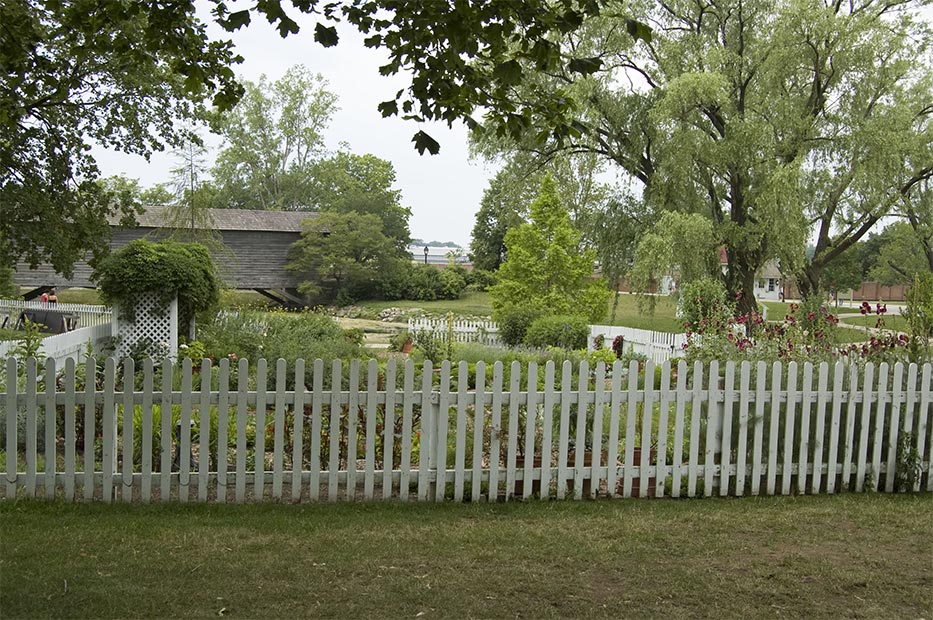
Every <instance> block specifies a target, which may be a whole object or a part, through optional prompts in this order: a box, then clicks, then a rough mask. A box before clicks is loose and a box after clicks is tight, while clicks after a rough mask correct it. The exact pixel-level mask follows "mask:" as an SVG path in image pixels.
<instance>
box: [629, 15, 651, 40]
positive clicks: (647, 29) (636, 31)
mask: <svg viewBox="0 0 933 620" xmlns="http://www.w3.org/2000/svg"><path fill="white" fill-rule="evenodd" d="M625 29H626V30H627V31H628V33H629V34H630V35H631V36H632V38H633V39H635V40H636V41H638V40H642V41H644V42H646V43H651V36H652V35H651V26H649V25H648V24H644V23H642V22H640V21H638V20H635V19H626V20H625Z"/></svg>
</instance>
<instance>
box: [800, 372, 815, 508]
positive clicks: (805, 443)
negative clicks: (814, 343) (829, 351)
mask: <svg viewBox="0 0 933 620" xmlns="http://www.w3.org/2000/svg"><path fill="white" fill-rule="evenodd" d="M800 389H801V405H800V441H799V443H798V446H797V447H798V451H797V465H798V469H797V492H798V493H800V494H801V495H803V494H805V493H806V492H807V459H808V455H809V454H810V412H811V410H812V407H813V364H811V363H810V362H804V365H803V384H802V386H801V388H800Z"/></svg>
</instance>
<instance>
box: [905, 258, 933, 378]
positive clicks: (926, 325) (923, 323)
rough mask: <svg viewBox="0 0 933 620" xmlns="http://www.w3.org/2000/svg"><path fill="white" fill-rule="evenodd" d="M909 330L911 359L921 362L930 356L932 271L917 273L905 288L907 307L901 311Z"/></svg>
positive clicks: (932, 322)
mask: <svg viewBox="0 0 933 620" xmlns="http://www.w3.org/2000/svg"><path fill="white" fill-rule="evenodd" d="M901 313H902V314H903V315H904V318H906V319H907V325H908V329H909V330H910V345H909V346H910V354H911V361H914V362H918V363H922V362H923V361H924V360H925V359H926V358H928V357H929V356H930V344H929V342H930V341H929V339H930V337H933V273H918V274H917V275H915V276H914V281H913V284H912V285H911V287H910V288H909V289H908V290H907V307H906V308H904V310H903V311H902V312H901Z"/></svg>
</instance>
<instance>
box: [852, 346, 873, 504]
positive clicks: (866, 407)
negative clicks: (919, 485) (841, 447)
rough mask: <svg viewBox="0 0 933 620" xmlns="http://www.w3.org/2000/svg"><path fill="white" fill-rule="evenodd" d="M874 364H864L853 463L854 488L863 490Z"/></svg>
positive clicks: (866, 462)
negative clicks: (857, 432)
mask: <svg viewBox="0 0 933 620" xmlns="http://www.w3.org/2000/svg"><path fill="white" fill-rule="evenodd" d="M874 375H875V366H874V364H872V363H871V362H869V363H868V364H866V365H865V374H864V377H863V378H864V384H863V386H862V395H863V399H862V418H861V421H860V423H859V438H858V452H857V455H856V464H855V490H856V492H859V493H861V492H862V491H864V490H865V475H866V473H867V468H868V437H869V434H868V432H869V430H870V429H871V404H872V402H871V395H872V382H873V380H874V378H875V377H874Z"/></svg>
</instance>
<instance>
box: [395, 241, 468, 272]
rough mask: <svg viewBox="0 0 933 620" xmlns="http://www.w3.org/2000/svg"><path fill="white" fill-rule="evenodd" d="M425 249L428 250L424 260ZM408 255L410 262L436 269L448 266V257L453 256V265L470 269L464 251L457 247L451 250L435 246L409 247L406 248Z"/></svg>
mask: <svg viewBox="0 0 933 620" xmlns="http://www.w3.org/2000/svg"><path fill="white" fill-rule="evenodd" d="M425 248H427V250H428V253H427V258H425V253H424V250H425ZM408 253H409V254H411V260H412V262H414V263H419V264H422V265H424V264H427V265H434V266H436V267H447V266H448V265H450V256H451V255H452V254H453V255H455V258H454V264H456V265H462V266H463V267H466V268H470V267H472V263H471V262H470V258H469V257H468V256H467V252H466V249H465V248H462V247H459V246H458V247H455V248H452V247H446V246H437V245H427V246H425V245H410V246H408Z"/></svg>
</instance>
